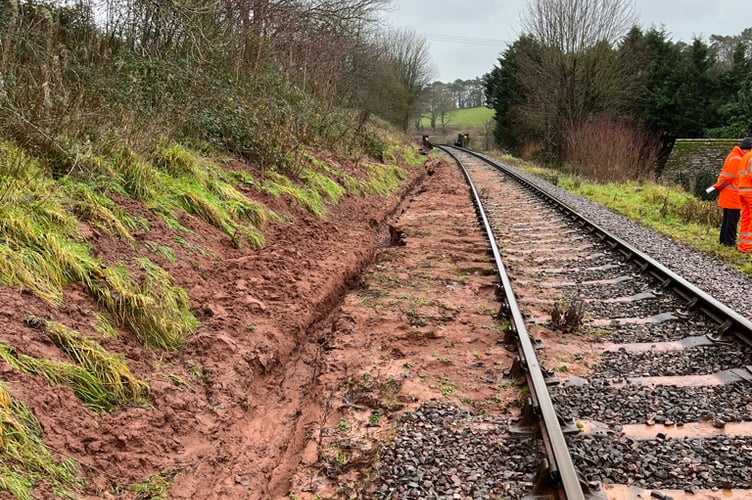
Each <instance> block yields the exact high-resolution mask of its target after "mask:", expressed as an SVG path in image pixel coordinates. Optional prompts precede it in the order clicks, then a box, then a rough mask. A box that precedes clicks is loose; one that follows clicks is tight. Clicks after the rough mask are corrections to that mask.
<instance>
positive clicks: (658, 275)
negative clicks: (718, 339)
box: [441, 146, 752, 345]
mask: <svg viewBox="0 0 752 500" xmlns="http://www.w3.org/2000/svg"><path fill="white" fill-rule="evenodd" d="M441 149H442V150H444V151H446V152H447V153H449V154H451V153H450V152H449V149H457V150H460V151H462V152H464V153H467V154H470V155H472V156H474V157H476V158H479V159H480V160H482V161H485V162H487V163H489V164H491V165H493V166H494V168H496V169H498V170H499V171H501V172H502V173H504V174H505V175H508V176H509V177H511V178H512V179H514V180H515V181H517V182H518V183H519V184H522V185H523V186H525V187H527V188H528V189H530V190H531V191H533V192H534V193H536V195H537V196H539V197H541V198H543V199H544V200H545V201H546V202H547V203H549V204H550V205H552V206H553V207H554V208H556V210H558V211H559V212H561V213H562V214H564V215H565V216H567V217H569V218H574V219H575V220H576V221H577V223H578V224H580V225H581V226H584V228H585V230H586V231H588V232H589V233H591V234H593V235H594V236H595V237H596V238H598V239H600V240H601V241H602V242H605V243H606V244H607V245H608V246H610V247H611V249H612V250H617V251H619V252H620V253H621V254H622V255H624V257H625V260H626V261H627V262H633V263H634V264H635V265H636V268H637V270H638V271H639V272H640V273H647V274H649V275H651V276H652V277H653V278H655V279H656V280H657V281H658V282H659V283H660V288H661V289H662V290H665V289H667V288H671V289H672V290H673V291H674V292H675V293H676V294H677V295H679V296H680V297H682V298H683V299H684V300H685V301H686V306H685V309H684V310H682V311H678V313H679V314H680V315H682V314H686V313H688V312H689V311H690V310H691V309H698V310H700V311H702V313H703V314H705V315H706V316H707V317H708V318H710V319H712V320H713V321H714V322H715V323H716V324H717V325H718V328H717V332H718V335H719V336H722V335H725V334H727V333H731V334H733V335H735V336H736V337H737V338H739V339H740V340H742V341H743V342H745V343H747V344H748V345H752V322H751V321H750V320H748V319H747V318H745V317H744V316H742V315H741V314H739V313H738V312H736V311H734V310H733V309H731V308H730V307H728V306H727V305H725V304H723V303H721V302H719V301H718V300H716V299H715V298H713V297H711V296H710V295H708V294H707V293H706V292H705V291H703V290H701V289H700V288H699V287H697V286H696V285H694V284H692V283H690V282H689V281H687V280H686V279H685V278H683V277H681V276H679V275H678V274H676V273H675V272H673V271H671V270H670V269H668V268H667V267H666V266H664V265H663V264H661V263H660V262H658V261H657V260H655V259H653V258H652V257H650V256H649V255H647V254H646V253H644V252H642V251H641V250H638V249H637V248H635V247H634V246H632V245H630V244H629V243H627V242H626V241H624V240H622V239H621V238H619V237H618V236H615V235H613V234H611V233H610V232H608V231H607V230H605V229H603V228H602V227H600V226H599V225H598V224H596V223H594V222H592V221H590V220H588V218H587V217H586V216H585V215H582V214H580V213H579V212H578V211H577V210H575V209H574V208H572V207H570V206H569V205H567V204H566V203H565V202H563V201H561V200H559V199H557V198H556V197H555V196H553V195H552V194H550V193H548V192H546V191H545V190H543V189H542V188H540V187H538V186H537V185H535V184H534V183H532V182H530V181H529V180H527V179H525V178H524V177H523V176H521V175H519V174H518V173H517V172H516V171H515V170H512V169H510V168H509V167H507V166H506V165H504V164H503V163H500V162H499V161H498V160H496V159H493V158H489V157H487V156H485V155H482V154H479V153H476V152H474V151H471V150H468V149H463V148H454V147H452V148H450V147H443V146H442V147H441ZM452 156H453V157H454V155H452Z"/></svg>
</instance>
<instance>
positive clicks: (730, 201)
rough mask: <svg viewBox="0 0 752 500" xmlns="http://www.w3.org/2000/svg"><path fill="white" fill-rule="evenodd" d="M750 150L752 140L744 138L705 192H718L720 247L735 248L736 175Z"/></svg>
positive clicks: (737, 183)
mask: <svg viewBox="0 0 752 500" xmlns="http://www.w3.org/2000/svg"><path fill="white" fill-rule="evenodd" d="M750 150H752V138H749V137H746V138H744V139H742V140H741V142H740V143H739V145H738V146H734V148H733V149H732V150H731V152H730V153H729V154H728V156H726V159H725V160H724V162H723V168H722V169H721V173H720V174H719V175H718V180H717V181H716V183H715V184H713V185H712V186H711V187H709V188H708V189H707V190H706V191H707V192H708V193H710V192H712V191H718V206H719V207H721V208H722V209H723V219H722V221H721V234H720V242H721V245H726V246H728V247H734V246H736V231H737V227H738V226H739V218H740V216H741V202H740V200H739V180H738V174H739V170H740V167H741V160H742V157H743V156H744V155H745V153H747V152H749V151H750Z"/></svg>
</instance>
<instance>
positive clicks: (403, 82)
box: [386, 29, 434, 130]
mask: <svg viewBox="0 0 752 500" xmlns="http://www.w3.org/2000/svg"><path fill="white" fill-rule="evenodd" d="M428 49H429V48H428V42H427V41H426V39H425V38H423V37H421V36H419V35H418V34H416V33H415V31H413V30H408V29H398V30H395V31H392V32H391V33H389V34H388V37H387V39H386V52H387V57H388V59H389V62H390V64H391V65H392V67H393V68H394V71H395V74H396V76H397V79H398V81H399V83H400V86H401V89H402V99H403V102H402V104H403V106H402V110H401V112H400V117H399V125H400V126H401V127H402V129H403V130H407V129H408V126H409V124H410V118H412V117H416V116H419V115H420V99H421V97H422V95H423V93H424V91H425V89H426V87H427V85H428V83H429V82H430V81H431V79H432V77H433V73H434V69H433V67H432V66H431V55H430V53H429V50H428Z"/></svg>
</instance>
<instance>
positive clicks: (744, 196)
mask: <svg viewBox="0 0 752 500" xmlns="http://www.w3.org/2000/svg"><path fill="white" fill-rule="evenodd" d="M737 175H738V177H737V182H738V184H739V202H740V203H741V207H742V216H741V219H740V220H739V243H738V244H737V245H736V248H738V249H739V250H740V251H742V252H752V151H750V152H749V153H747V154H745V155H744V156H742V159H741V160H740V162H739V172H738V174H737Z"/></svg>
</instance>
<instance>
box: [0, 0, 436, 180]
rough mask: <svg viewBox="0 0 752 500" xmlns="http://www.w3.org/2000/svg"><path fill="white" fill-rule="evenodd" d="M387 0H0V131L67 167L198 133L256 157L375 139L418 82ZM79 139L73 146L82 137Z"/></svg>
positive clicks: (418, 56)
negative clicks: (385, 20) (380, 123)
mask: <svg viewBox="0 0 752 500" xmlns="http://www.w3.org/2000/svg"><path fill="white" fill-rule="evenodd" d="M391 2H392V0H181V1H180V2H175V1H172V0H57V1H56V0H41V1H40V0H0V136H2V138H3V139H4V140H10V141H14V142H16V143H18V144H19V145H22V146H24V147H25V148H26V149H28V150H30V151H33V152H34V153H35V154H37V155H40V156H44V157H45V158H46V159H47V160H49V161H50V162H51V163H52V164H55V165H57V167H56V168H57V170H58V173H59V174H61V175H62V174H65V173H66V172H68V171H72V170H77V169H80V165H78V164H77V163H76V161H77V160H76V158H77V153H76V151H77V150H78V149H80V148H81V147H86V148H90V149H92V148H93V149H97V150H102V151H105V150H107V148H112V147H113V144H116V143H120V146H118V147H123V146H122V145H123V144H125V145H126V146H125V147H128V148H134V149H139V150H145V151H148V150H149V149H150V147H152V146H153V144H154V143H155V142H157V141H164V140H168V141H169V140H177V139H180V140H189V139H190V140H200V141H204V142H205V143H209V144H214V145H216V146H217V147H220V148H222V149H224V150H227V151H229V152H230V153H232V154H235V155H237V156H239V157H240V158H243V159H246V160H248V161H253V162H257V163H259V164H262V165H264V166H269V167H270V168H276V167H284V166H285V165H286V164H288V163H291V159H294V157H295V155H296V151H297V150H298V148H299V147H300V145H301V144H304V143H306V144H317V145H320V146H322V147H330V146H332V147H334V146H336V144H351V143H352V144H356V145H358V146H359V147H362V148H363V149H365V150H368V149H369V148H371V149H374V148H376V149H378V146H379V144H378V141H377V139H376V138H374V137H372V136H371V135H369V134H368V132H367V128H368V127H366V124H367V123H368V122H369V120H371V117H380V118H383V119H384V120H386V121H388V122H391V123H393V124H395V125H397V126H398V127H401V128H403V129H407V127H408V124H409V123H410V118H411V117H412V116H413V114H414V112H415V109H416V106H417V103H418V101H419V98H420V96H421V93H422V91H423V90H424V89H425V87H426V85H428V83H429V82H430V77H431V75H430V72H429V70H428V68H429V62H430V60H429V55H428V48H427V44H426V42H425V40H423V39H421V38H420V37H418V36H417V35H416V34H415V33H414V32H412V31H410V30H405V29H402V30H400V29H384V27H383V25H382V24H381V21H380V16H381V14H383V12H384V11H385V9H386V8H388V7H389V6H390V4H391ZM82 145H84V146H82Z"/></svg>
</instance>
